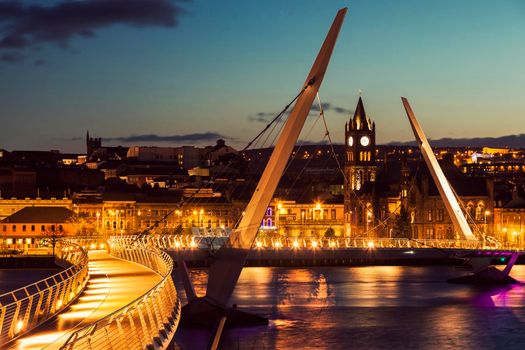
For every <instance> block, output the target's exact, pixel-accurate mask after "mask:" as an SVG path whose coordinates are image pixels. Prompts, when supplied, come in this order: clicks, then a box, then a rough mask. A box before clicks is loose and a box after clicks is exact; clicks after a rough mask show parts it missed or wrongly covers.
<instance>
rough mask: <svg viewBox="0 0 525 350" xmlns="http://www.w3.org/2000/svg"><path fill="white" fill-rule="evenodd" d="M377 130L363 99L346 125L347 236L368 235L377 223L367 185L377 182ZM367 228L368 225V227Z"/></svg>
mask: <svg viewBox="0 0 525 350" xmlns="http://www.w3.org/2000/svg"><path fill="white" fill-rule="evenodd" d="M375 149H376V126H375V123H373V122H372V121H371V120H370V119H369V118H367V116H366V112H365V107H364V106H363V99H362V98H361V96H359V101H357V106H356V108H355V112H354V116H353V118H350V120H349V121H348V123H346V124H345V166H344V172H345V186H344V187H345V188H344V190H345V191H344V193H345V200H344V203H345V221H346V223H347V235H351V234H359V233H363V232H365V231H366V230H365V227H367V226H369V224H371V223H372V222H373V221H374V213H373V204H372V203H373V198H371V195H372V193H371V191H370V189H371V188H370V186H366V187H365V185H366V184H367V183H370V184H371V183H374V182H375V181H376V175H377V166H376V161H375V155H376V150H375ZM365 224H366V225H365Z"/></svg>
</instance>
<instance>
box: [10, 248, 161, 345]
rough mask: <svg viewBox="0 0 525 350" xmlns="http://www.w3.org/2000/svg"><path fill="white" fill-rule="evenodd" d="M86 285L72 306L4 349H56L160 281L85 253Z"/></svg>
mask: <svg viewBox="0 0 525 350" xmlns="http://www.w3.org/2000/svg"><path fill="white" fill-rule="evenodd" d="M89 277H90V278H89V282H88V284H87V287H86V290H85V291H84V293H83V294H82V295H81V296H80V298H79V299H78V300H77V302H76V303H74V304H73V305H71V306H70V307H69V308H68V309H67V310H65V311H64V312H62V313H61V314H60V315H58V316H57V317H55V318H53V319H52V320H51V321H49V322H47V323H45V324H43V325H42V326H40V327H38V328H36V329H35V330H33V331H32V332H30V333H29V334H27V335H25V336H23V337H21V338H20V339H18V340H16V341H14V342H13V344H12V345H11V347H10V348H8V349H46V350H51V349H59V348H60V346H61V345H62V344H63V343H64V342H65V341H66V340H67V339H68V337H69V336H70V334H71V333H72V332H73V331H74V330H76V329H79V328H82V327H84V326H87V325H89V324H91V323H93V322H94V321H96V320H98V319H101V318H103V317H105V316H107V315H109V314H110V313H112V312H114V311H116V310H118V309H120V308H121V307H123V306H125V305H127V304H129V303H130V302H131V301H133V300H135V299H136V298H138V297H140V296H141V295H143V294H144V293H146V292H147V291H148V290H150V289H151V288H152V287H153V286H154V285H155V284H157V283H158V282H159V281H160V280H161V277H160V276H159V275H157V274H156V273H154V272H153V271H151V270H149V269H147V268H145V267H143V266H141V265H138V264H135V263H132V262H129V261H124V260H120V259H116V258H114V257H112V256H110V255H109V254H108V253H106V251H91V252H89Z"/></svg>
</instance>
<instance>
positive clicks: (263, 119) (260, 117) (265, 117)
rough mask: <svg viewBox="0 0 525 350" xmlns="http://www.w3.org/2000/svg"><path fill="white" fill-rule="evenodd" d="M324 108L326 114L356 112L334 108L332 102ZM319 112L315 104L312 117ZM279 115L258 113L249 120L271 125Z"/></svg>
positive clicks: (323, 104) (326, 103)
mask: <svg viewBox="0 0 525 350" xmlns="http://www.w3.org/2000/svg"><path fill="white" fill-rule="evenodd" d="M322 106H323V110H324V111H325V112H329V111H333V112H335V113H339V114H351V113H354V111H352V110H350V109H347V108H344V107H338V106H334V105H333V104H331V103H330V102H323V103H322ZM291 110H292V109H291V108H290V109H289V110H288V111H287V114H289V113H290V111H291ZM318 112H319V105H318V104H313V105H312V108H311V109H310V115H312V114H315V115H318V114H319V113H318ZM277 114H278V113H277V112H258V113H256V114H255V115H251V116H249V117H248V120H249V121H251V122H258V123H269V122H270V121H271V120H272V119H273V118H275V116H277Z"/></svg>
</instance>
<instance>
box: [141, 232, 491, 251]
mask: <svg viewBox="0 0 525 350" xmlns="http://www.w3.org/2000/svg"><path fill="white" fill-rule="evenodd" d="M227 239H228V237H216V236H210V237H207V236H189V235H156V236H147V237H144V238H142V242H143V244H149V245H154V246H156V247H159V248H162V249H195V248H204V249H218V248H220V246H221V245H222V244H224V243H225V242H226V241H227ZM282 248H283V249H286V248H289V249H341V248H365V249H375V248H409V249H410V248H442V249H445V248H450V249H452V248H454V249H500V248H501V247H500V246H499V245H498V244H497V243H490V244H489V242H485V244H483V243H482V242H478V241H467V240H454V239H408V238H347V237H337V238H313V237H312V238H310V237H308V238H292V237H281V238H273V239H272V238H257V239H256V240H255V242H254V244H253V249H282Z"/></svg>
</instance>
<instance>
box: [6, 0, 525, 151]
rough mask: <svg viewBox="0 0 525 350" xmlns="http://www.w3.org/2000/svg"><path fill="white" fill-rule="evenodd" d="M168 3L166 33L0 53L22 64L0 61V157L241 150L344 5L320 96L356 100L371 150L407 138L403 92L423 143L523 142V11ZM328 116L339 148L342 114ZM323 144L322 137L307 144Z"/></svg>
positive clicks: (337, 101) (380, 1)
mask: <svg viewBox="0 0 525 350" xmlns="http://www.w3.org/2000/svg"><path fill="white" fill-rule="evenodd" d="M82 1H85V2H89V1H87V0H82ZM159 1H160V2H162V1H163V0H159ZM139 2H140V1H139ZM22 3H24V4H26V3H27V2H25V1H22ZM31 3H32V4H34V3H37V4H38V3H39V2H36V1H32V2H31ZM40 3H41V4H45V5H44V6H53V5H56V4H57V3H59V1H56V2H55V3H54V4H53V3H50V2H49V1H46V2H43V1H41V2H40ZM176 4H177V6H179V7H180V8H182V9H183V10H184V12H183V13H182V14H177V16H176V20H177V21H178V24H177V25H175V26H166V25H163V24H160V25H157V24H145V25H139V26H137V25H129V24H119V23H117V24H115V25H108V26H99V27H95V28H93V32H94V33H93V34H94V36H91V35H90V36H89V37H83V36H79V35H73V36H71V37H70V38H68V39H67V40H66V41H65V42H61V43H57V42H53V41H40V42H37V43H35V44H31V45H28V46H27V47H23V48H21V49H12V48H0V54H6V53H9V54H13V53H17V54H20V55H22V56H23V57H24V58H23V60H22V61H21V62H0V148H5V149H60V150H63V151H83V150H84V143H83V137H84V135H85V131H86V130H87V129H89V130H90V133H91V134H93V135H95V136H99V137H102V138H108V139H114V140H108V141H107V143H110V144H118V143H123V142H124V141H122V140H123V139H125V138H126V137H128V136H130V135H143V134H152V135H159V136H172V138H171V140H173V141H171V142H157V143H155V142H149V141H147V139H145V141H143V142H140V144H157V145H166V146H168V145H169V146H176V145H181V144H190V143H193V142H195V143H196V144H209V143H212V142H213V141H210V140H209V139H202V140H199V135H197V136H195V138H193V139H192V138H191V137H190V138H188V140H190V139H192V140H194V141H192V142H189V141H185V138H184V137H182V138H181V137H177V136H181V135H183V136H184V135H190V136H191V135H192V134H204V133H217V134H220V135H223V136H225V137H227V138H228V140H227V142H228V143H230V144H233V145H234V146H236V147H239V148H241V147H242V146H243V145H244V144H245V143H246V142H247V141H248V140H249V139H250V138H251V137H252V136H254V135H256V134H257V133H258V131H259V130H261V129H262V128H263V127H264V125H265V124H264V123H261V122H258V121H256V119H257V118H256V117H257V115H258V113H271V112H277V111H279V110H280V109H281V108H282V107H283V106H284V105H285V104H286V103H287V102H288V101H289V100H290V99H291V98H292V97H293V96H295V94H296V93H297V91H298V89H299V88H300V85H301V84H302V82H303V81H304V79H305V76H306V74H307V72H308V71H309V69H310V66H311V64H312V62H313V59H314V57H315V55H316V53H317V51H318V49H319V47H320V45H321V43H322V41H323V39H324V36H325V35H326V32H327V30H328V28H329V26H330V23H331V21H332V20H333V17H334V16H335V13H336V12H337V10H338V9H339V8H341V7H345V6H347V7H349V13H348V15H347V18H346V21H345V24H344V26H343V29H342V31H341V34H340V36H339V40H338V43H337V46H336V49H335V51H334V54H333V56H332V61H331V63H330V66H329V68H328V73H327V75H326V77H325V80H324V82H323V86H322V87H321V97H322V99H323V102H329V103H330V104H331V105H333V106H338V107H343V108H345V109H348V110H353V108H354V106H355V104H356V102H357V98H358V91H359V90H362V91H363V93H362V94H363V99H364V102H365V108H366V110H367V112H368V113H369V115H370V116H371V117H372V118H373V119H374V121H376V124H377V138H378V142H380V143H384V142H389V141H393V140H400V141H404V140H411V139H412V138H413V135H412V134H411V131H410V128H409V125H408V122H407V121H406V117H405V115H404V113H403V109H402V106H401V102H400V99H399V97H400V96H401V95H404V96H407V97H408V98H409V100H410V101H411V103H412V105H413V108H414V110H415V112H416V114H417V115H418V117H419V118H420V121H421V123H422V125H423V127H424V129H425V131H426V132H427V135H428V136H429V137H431V138H440V137H453V138H459V137H475V136H500V135H507V134H517V133H522V132H524V130H523V125H524V123H523V121H522V120H523V117H524V116H525V113H524V112H525V104H524V101H525V69H524V68H525V65H524V63H523V62H524V57H525V45H524V42H523V37H524V35H523V34H524V33H525V3H523V1H520V0H505V1H488V0H463V1H452V0H442V1H421V0H419V1H418V0H398V1H387V0H375V1H369V0H368V1H367V0H356V1H323V2H320V1H305V0H302V1H300V0H291V1H255V0H253V1H252V0H247V1H188V2H182V3H176ZM0 17H1V16H0ZM2 27H3V26H2V22H1V21H0V28H2ZM4 32H5V31H4ZM0 33H2V32H1V31H0ZM36 61H38V62H39V64H38V65H35V62H36ZM326 117H327V118H328V123H329V127H330V131H331V134H332V137H333V139H334V141H337V142H342V141H343V132H344V131H343V129H344V123H345V121H346V120H347V119H348V117H349V116H348V114H347V113H337V112H336V111H335V110H328V111H327V112H326ZM310 119H313V118H310ZM322 135H323V130H322V129H321V128H319V127H317V128H316V129H315V130H314V132H313V133H312V134H309V135H307V136H308V137H306V135H303V138H308V139H309V140H310V141H318V140H320V139H321V138H322ZM126 144H127V145H130V144H137V142H133V143H126Z"/></svg>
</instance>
